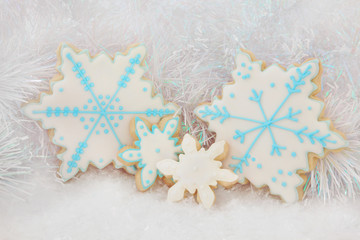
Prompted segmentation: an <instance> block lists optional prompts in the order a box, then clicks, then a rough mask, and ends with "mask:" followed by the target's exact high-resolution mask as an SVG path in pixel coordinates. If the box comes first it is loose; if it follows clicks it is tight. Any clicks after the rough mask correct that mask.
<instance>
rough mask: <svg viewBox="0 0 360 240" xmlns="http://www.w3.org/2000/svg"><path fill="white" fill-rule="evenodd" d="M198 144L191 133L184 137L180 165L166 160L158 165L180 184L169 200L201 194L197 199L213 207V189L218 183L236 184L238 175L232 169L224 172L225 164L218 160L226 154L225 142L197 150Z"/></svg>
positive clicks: (173, 190) (171, 192)
mask: <svg viewBox="0 0 360 240" xmlns="http://www.w3.org/2000/svg"><path fill="white" fill-rule="evenodd" d="M196 146H197V142H196V140H195V139H194V138H192V137H191V136H190V135H189V134H186V135H185V136H184V139H183V141H182V143H181V147H182V149H183V151H184V154H180V156H179V162H178V161H175V160H172V159H165V160H162V161H160V162H158V163H157V167H158V169H159V170H160V172H162V173H163V174H164V175H166V176H172V177H173V179H174V181H175V182H176V183H175V184H174V186H172V187H171V188H170V189H169V192H168V200H170V201H179V200H181V199H183V198H184V193H185V190H187V191H189V192H190V193H191V194H195V192H197V199H198V200H199V201H200V202H201V203H202V204H203V205H204V206H205V207H206V208H210V207H211V206H212V204H213V203H214V201H215V194H214V191H213V190H212V188H211V186H212V187H216V186H217V183H218V181H221V182H227V183H233V182H236V180H237V179H238V177H237V175H236V174H234V173H233V172H232V171H230V170H228V169H221V166H222V163H221V162H220V161H217V160H215V158H216V157H218V156H220V155H221V154H223V152H224V147H225V141H220V142H216V143H214V144H213V145H211V147H210V148H209V149H208V150H205V149H204V148H201V149H200V150H199V151H198V150H197V147H196Z"/></svg>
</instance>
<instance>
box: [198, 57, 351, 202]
mask: <svg viewBox="0 0 360 240" xmlns="http://www.w3.org/2000/svg"><path fill="white" fill-rule="evenodd" d="M236 66H237V67H236V69H235V70H234V71H233V73H232V76H233V79H234V82H233V83H232V84H229V85H226V86H224V88H223V93H222V97H221V99H220V98H216V99H215V100H214V101H213V102H212V103H211V104H207V105H205V104H204V105H201V106H198V107H197V108H196V109H195V113H196V115H197V116H198V117H199V118H200V119H202V120H204V121H207V122H208V123H209V130H210V131H215V132H216V140H217V141H219V140H225V141H227V142H228V143H229V146H230V149H229V155H228V157H227V159H225V161H224V167H227V168H230V169H232V170H233V171H234V172H235V173H237V174H238V175H239V182H240V183H246V182H247V180H249V181H250V182H251V183H252V184H253V185H255V186H256V187H263V186H265V185H267V186H269V188H270V192H271V193H272V194H275V195H279V196H280V197H281V198H282V199H283V200H284V201H286V202H294V201H296V200H298V199H301V198H302V193H303V191H302V187H301V186H302V184H304V181H303V178H302V177H300V174H301V173H304V172H307V171H310V170H311V169H312V166H313V164H312V163H314V162H315V160H316V159H318V158H321V157H323V156H324V154H325V152H326V151H328V150H338V149H341V148H344V147H346V146H347V142H346V141H345V140H344V138H343V137H342V136H341V135H339V134H338V133H337V131H335V130H334V129H333V128H332V127H331V123H330V121H328V120H323V119H322V111H323V108H324V106H323V102H322V101H320V100H319V99H318V98H316V97H315V96H314V95H315V94H316V93H317V92H318V91H319V89H320V77H321V63H320V62H319V60H316V59H312V60H309V61H306V62H304V63H303V64H301V65H297V66H290V67H289V68H288V69H284V68H283V67H281V66H279V65H277V64H274V65H271V66H269V67H267V68H265V64H264V63H262V62H261V61H255V60H253V58H252V57H251V55H250V54H248V53H247V52H245V51H241V52H240V53H239V54H238V56H237V57H236ZM325 150H326V151H325ZM310 153H311V154H310Z"/></svg>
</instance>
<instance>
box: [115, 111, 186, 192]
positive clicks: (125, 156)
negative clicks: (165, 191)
mask: <svg viewBox="0 0 360 240" xmlns="http://www.w3.org/2000/svg"><path fill="white" fill-rule="evenodd" d="M131 125H132V126H131V131H132V132H133V133H135V134H133V135H135V136H134V137H135V139H136V141H135V146H125V147H124V148H122V149H121V150H120V152H119V154H118V159H119V161H120V162H122V163H123V164H124V165H126V166H132V165H135V164H137V169H138V172H137V173H136V175H135V178H136V186H137V188H138V189H139V190H140V191H146V190H148V189H149V188H150V187H151V186H153V184H154V183H155V180H156V179H157V178H158V177H163V175H162V174H160V173H159V171H158V169H157V167H156V164H157V163H158V162H159V161H160V160H163V159H166V158H177V156H178V154H179V153H180V152H181V146H180V145H177V142H178V138H177V136H178V134H179V131H180V128H179V118H178V117H176V118H169V117H166V118H163V119H162V120H161V121H160V123H159V125H156V124H154V125H151V124H150V123H149V122H148V121H146V120H144V119H141V118H139V117H136V118H135V120H134V121H133V123H132V124H131Z"/></svg>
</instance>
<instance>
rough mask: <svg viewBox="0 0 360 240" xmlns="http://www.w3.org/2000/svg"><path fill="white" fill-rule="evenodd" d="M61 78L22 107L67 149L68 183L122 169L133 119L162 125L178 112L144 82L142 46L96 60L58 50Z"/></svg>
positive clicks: (64, 172) (64, 167) (63, 171)
mask: <svg viewBox="0 0 360 240" xmlns="http://www.w3.org/2000/svg"><path fill="white" fill-rule="evenodd" d="M57 53H58V67H57V69H58V71H59V75H57V76H55V78H54V79H53V80H52V81H51V91H50V93H49V94H45V93H42V94H41V96H40V100H39V102H37V103H30V104H28V105H27V106H25V107H24V109H23V110H24V113H25V114H26V115H27V116H28V117H30V118H32V119H35V120H39V121H40V122H41V124H42V127H43V128H45V129H52V131H51V132H52V133H51V137H52V141H53V143H55V144H56V145H58V146H60V147H62V148H63V150H62V151H60V153H59V154H58V158H59V159H60V160H61V161H62V164H61V166H60V169H59V172H60V175H61V177H62V179H63V180H64V181H66V180H68V179H70V178H72V177H73V176H75V174H76V173H77V172H78V171H79V170H81V171H83V172H84V171H86V169H87V167H88V165H89V164H92V165H94V166H96V167H97V168H100V169H101V168H104V167H105V166H106V165H108V164H109V163H111V162H113V163H114V165H115V167H116V168H120V167H122V166H123V165H122V164H121V163H120V162H118V161H117V159H116V154H117V151H118V150H119V149H121V148H122V147H123V146H124V145H127V144H131V142H132V139H131V136H130V133H129V131H128V127H129V124H130V120H131V119H132V118H133V117H134V116H144V117H148V118H149V120H151V121H158V120H159V119H160V118H161V117H163V116H164V115H168V114H174V113H175V112H176V110H177V107H176V106H175V105H173V104H166V105H165V104H164V101H163V99H162V97H161V96H160V95H156V96H153V94H152V83H151V82H150V81H148V80H145V79H143V77H142V76H143V74H144V72H145V70H146V69H145V67H144V66H145V64H144V58H145V54H146V50H145V47H144V46H143V45H138V46H135V47H131V48H129V50H128V51H127V52H126V53H124V54H122V53H116V54H115V56H114V57H111V56H109V55H108V54H106V53H105V52H101V53H99V54H97V55H96V56H94V57H92V56H90V55H89V52H88V51H87V50H78V49H76V48H75V47H72V46H70V45H67V44H61V45H60V47H59V49H58V52H57Z"/></svg>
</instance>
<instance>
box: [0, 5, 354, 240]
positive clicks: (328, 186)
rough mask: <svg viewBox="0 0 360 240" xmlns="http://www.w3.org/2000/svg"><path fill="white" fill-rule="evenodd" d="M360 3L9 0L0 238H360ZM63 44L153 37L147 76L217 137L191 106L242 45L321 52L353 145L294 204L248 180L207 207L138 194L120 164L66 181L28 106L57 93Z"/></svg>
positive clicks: (101, 46)
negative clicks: (52, 90) (53, 87)
mask: <svg viewBox="0 0 360 240" xmlns="http://www.w3.org/2000/svg"><path fill="white" fill-rule="evenodd" d="M359 9H360V2H359V1H358V0H348V1H338V0H326V1H325V0H320V1H312V0H303V1H300V0H298V1H297V0H276V1H267V0H264V1H247V0H244V1H230V0H225V1H220V0H214V1H197V0H185V1H175V0H174V1H170V0H169V1H160V0H148V1H145V0H137V1H125V0H122V1H116V0H113V1H112V0H107V1H63V2H62V1H55V0H54V1H40V0H34V1H2V2H1V5H0V52H1V54H0V124H1V126H2V128H0V130H1V131H0V143H5V142H7V143H11V144H4V145H3V144H2V146H5V145H6V149H5V150H4V148H1V147H2V146H0V239H6V240H8V239H9V240H11V239H47V240H48V239H56V240H70V239H87V240H90V239H102V240H103V239H359V238H360V202H359V199H358V197H357V196H358V194H359V188H360V185H359V182H360V114H359V113H358V111H359V110H358V106H359V97H358V96H359V94H360V90H359V89H360V88H359V76H360V70H359V69H360V66H359V62H360V50H359V40H360V31H359V29H360V11H359ZM63 41H66V42H69V43H72V44H74V45H76V46H78V47H79V48H87V49H90V51H91V52H92V53H96V52H98V51H101V50H105V51H107V52H109V53H110V54H113V53H114V52H115V51H119V50H120V51H121V50H125V49H126V46H128V45H130V44H132V43H139V42H141V43H144V44H145V45H146V46H147V48H148V58H147V61H148V64H149V72H148V73H147V77H149V78H150V79H151V80H153V81H154V82H155V88H156V90H157V91H158V92H161V93H163V95H164V96H165V98H166V99H167V100H169V101H174V102H176V103H178V104H179V105H180V106H181V107H182V110H183V112H182V113H183V116H184V122H185V123H186V125H185V126H184V129H183V130H184V131H189V132H191V133H194V134H202V135H201V136H202V137H203V138H204V140H205V143H209V142H211V141H213V138H212V137H213V135H212V134H211V133H209V132H206V130H205V129H206V124H204V123H201V122H198V121H196V119H195V117H194V115H193V114H192V110H193V108H194V107H195V106H196V105H197V104H198V103H200V102H203V101H207V100H211V98H212V97H214V96H215V95H217V94H219V93H220V90H221V86H222V85H223V84H224V83H226V82H228V81H230V80H231V77H230V73H231V70H232V69H233V68H234V56H235V54H236V50H237V49H238V48H246V49H249V50H251V51H253V52H254V54H255V55H256V56H257V57H258V58H261V59H263V60H265V61H266V62H267V63H274V62H278V63H281V64H284V65H285V66H286V65H289V64H291V63H293V62H302V61H303V60H305V59H307V58H309V57H317V58H320V59H321V61H322V63H323V64H324V77H323V91H322V93H321V96H322V97H323V98H324V99H325V103H326V105H327V110H326V116H329V117H331V118H332V119H334V125H335V126H336V127H337V128H339V129H340V130H341V131H343V132H344V133H345V134H346V137H347V139H348V140H349V142H350V148H349V149H348V150H346V151H344V152H343V153H339V154H331V155H329V156H328V157H327V158H326V159H324V160H322V161H321V162H320V163H319V165H318V167H317V169H316V170H315V171H313V172H312V173H311V181H310V183H309V187H308V190H307V196H306V199H305V200H304V201H303V202H299V203H297V204H292V205H287V204H283V203H281V202H280V201H279V200H278V199H275V198H273V197H270V196H268V195H267V191H266V190H254V189H252V188H251V187H250V186H236V187H234V188H233V189H231V190H223V189H222V188H219V189H217V190H216V194H217V199H216V203H215V205H214V207H213V208H212V209H210V210H205V209H203V208H202V207H201V205H198V204H196V203H195V201H194V199H192V198H187V199H186V200H185V201H183V202H181V203H177V204H175V203H168V202H166V194H167V187H166V186H159V185H158V186H156V187H155V188H154V189H152V190H150V191H149V192H146V193H140V192H138V191H137V190H136V187H135V183H134V177H133V176H130V175H128V174H126V173H124V172H123V171H121V170H114V169H112V167H111V166H109V167H107V168H106V169H104V170H102V171H100V170H95V169H93V168H92V169H90V171H88V172H86V173H85V174H82V175H79V177H78V178H77V179H74V180H71V181H69V182H68V183H66V184H62V183H60V181H59V180H57V178H56V173H55V172H56V169H57V165H58V160H57V159H56V158H55V153H56V151H57V149H56V147H54V146H53V145H52V144H51V143H50V142H49V139H48V137H47V134H46V132H45V131H44V130H42V129H41V128H40V127H38V125H37V124H36V123H35V122H34V121H31V120H29V119H26V118H25V117H24V116H23V115H22V114H21V113H20V112H19V107H20V105H21V104H23V103H24V102H27V101H28V100H29V99H31V98H35V97H37V95H38V94H39V92H41V91H44V90H47V89H48V81H49V79H51V77H52V76H53V75H54V74H55V73H56V71H55V68H54V66H55V63H56V54H55V51H56V49H57V47H58V45H59V43H60V42H63ZM6 139H9V140H8V141H6ZM10 139H13V140H12V141H14V139H16V142H15V143H13V142H12V141H10ZM13 159H17V161H16V162H15V161H13ZM29 169H32V172H31V174H29V173H30V171H29ZM329 179H330V180H331V181H329ZM9 193H10V194H9ZM14 196H16V197H17V198H14ZM356 197H357V198H356ZM19 198H20V199H22V200H19Z"/></svg>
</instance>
